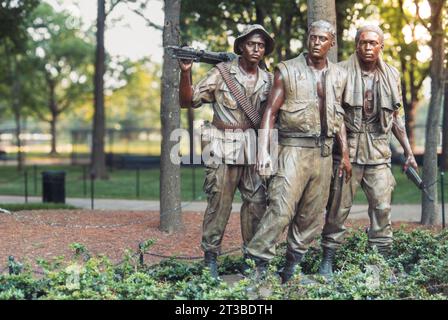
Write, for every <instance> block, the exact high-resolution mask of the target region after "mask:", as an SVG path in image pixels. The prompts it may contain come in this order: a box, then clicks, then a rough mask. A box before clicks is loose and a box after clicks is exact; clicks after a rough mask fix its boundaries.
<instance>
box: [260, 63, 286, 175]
mask: <svg viewBox="0 0 448 320" xmlns="http://www.w3.org/2000/svg"><path fill="white" fill-rule="evenodd" d="M283 102H285V87H284V84H283V77H282V75H281V73H280V71H278V70H276V71H275V74H274V83H273V86H272V88H271V91H270V93H269V97H268V103H267V105H266V109H265V111H264V114H263V118H262V120H261V127H260V129H261V130H260V132H259V138H260V140H259V142H260V143H259V146H258V148H259V152H258V164H257V169H258V170H259V171H261V170H263V168H265V167H266V163H267V161H268V147H269V137H270V133H271V130H272V129H273V128H274V125H275V121H276V119H277V115H278V111H279V110H280V107H281V106H282V105H283Z"/></svg>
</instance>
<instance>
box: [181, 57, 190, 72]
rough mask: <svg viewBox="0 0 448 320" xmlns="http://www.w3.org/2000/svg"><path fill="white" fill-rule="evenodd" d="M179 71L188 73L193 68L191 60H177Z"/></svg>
mask: <svg viewBox="0 0 448 320" xmlns="http://www.w3.org/2000/svg"><path fill="white" fill-rule="evenodd" d="M177 61H178V62H179V67H180V70H182V71H183V72H188V71H190V70H191V67H192V66H193V60H184V59H178V60H177Z"/></svg>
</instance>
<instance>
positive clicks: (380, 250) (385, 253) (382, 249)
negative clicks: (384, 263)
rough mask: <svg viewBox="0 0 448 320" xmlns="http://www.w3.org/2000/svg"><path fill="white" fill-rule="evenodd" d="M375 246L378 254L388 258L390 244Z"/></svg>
mask: <svg viewBox="0 0 448 320" xmlns="http://www.w3.org/2000/svg"><path fill="white" fill-rule="evenodd" d="M377 248H378V253H379V254H380V255H382V256H383V258H384V259H385V260H387V259H389V258H390V254H391V247H390V246H381V247H377Z"/></svg>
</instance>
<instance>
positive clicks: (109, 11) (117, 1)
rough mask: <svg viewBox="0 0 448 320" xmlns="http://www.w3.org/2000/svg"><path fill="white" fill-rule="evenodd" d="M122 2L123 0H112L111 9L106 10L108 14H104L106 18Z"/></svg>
mask: <svg viewBox="0 0 448 320" xmlns="http://www.w3.org/2000/svg"><path fill="white" fill-rule="evenodd" d="M120 2H123V0H115V1H113V0H112V1H111V6H110V8H109V10H108V11H107V12H106V14H105V15H104V18H107V16H108V15H109V13H111V12H112V11H113V10H114V8H115V7H116V6H117V5H118V4H119V3H120Z"/></svg>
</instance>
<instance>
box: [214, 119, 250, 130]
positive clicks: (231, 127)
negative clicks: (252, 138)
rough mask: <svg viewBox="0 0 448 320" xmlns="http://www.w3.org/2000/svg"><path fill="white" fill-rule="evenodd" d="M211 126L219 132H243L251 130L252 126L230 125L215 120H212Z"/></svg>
mask: <svg viewBox="0 0 448 320" xmlns="http://www.w3.org/2000/svg"><path fill="white" fill-rule="evenodd" d="M212 125H214V126H215V127H216V128H218V129H219V130H243V131H245V130H247V129H250V128H252V125H251V124H249V123H241V124H240V123H238V124H231V123H226V122H224V121H222V120H219V119H217V118H213V121H212Z"/></svg>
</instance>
